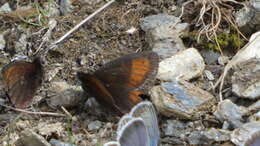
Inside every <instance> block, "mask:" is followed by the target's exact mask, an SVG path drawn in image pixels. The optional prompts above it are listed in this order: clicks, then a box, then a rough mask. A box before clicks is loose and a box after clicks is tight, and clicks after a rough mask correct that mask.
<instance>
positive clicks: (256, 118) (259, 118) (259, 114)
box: [248, 111, 260, 122]
mask: <svg viewBox="0 0 260 146" xmlns="http://www.w3.org/2000/svg"><path fill="white" fill-rule="evenodd" d="M248 121H250V122H253V121H258V122H260V111H258V112H257V113H255V114H253V115H251V116H250V117H249V118H248Z"/></svg>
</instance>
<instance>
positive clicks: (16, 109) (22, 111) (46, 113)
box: [0, 104, 65, 117]
mask: <svg viewBox="0 0 260 146" xmlns="http://www.w3.org/2000/svg"><path fill="white" fill-rule="evenodd" d="M0 106H3V107H5V108H8V109H11V110H14V111H17V112H21V113H27V114H33V115H48V116H57V117H65V115H64V114H59V113H51V112H31V111H27V110H23V109H18V108H14V107H11V106H8V105H4V104H0Z"/></svg>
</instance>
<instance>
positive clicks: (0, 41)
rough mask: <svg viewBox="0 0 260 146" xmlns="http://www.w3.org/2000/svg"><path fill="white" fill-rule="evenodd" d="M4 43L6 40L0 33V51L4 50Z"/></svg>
mask: <svg viewBox="0 0 260 146" xmlns="http://www.w3.org/2000/svg"><path fill="white" fill-rule="evenodd" d="M5 45H6V41H5V39H4V35H3V34H0V51H2V50H4V48H5Z"/></svg>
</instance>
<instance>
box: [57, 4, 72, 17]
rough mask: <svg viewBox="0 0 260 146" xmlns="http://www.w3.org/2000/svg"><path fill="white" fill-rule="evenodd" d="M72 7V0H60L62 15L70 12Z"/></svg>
mask: <svg viewBox="0 0 260 146" xmlns="http://www.w3.org/2000/svg"><path fill="white" fill-rule="evenodd" d="M71 9H72V4H71V0H60V12H61V15H65V14H66V13H70V12H71Z"/></svg>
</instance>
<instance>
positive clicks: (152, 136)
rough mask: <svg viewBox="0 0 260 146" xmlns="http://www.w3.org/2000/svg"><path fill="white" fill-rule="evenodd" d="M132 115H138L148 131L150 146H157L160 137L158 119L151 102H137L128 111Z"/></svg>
mask: <svg viewBox="0 0 260 146" xmlns="http://www.w3.org/2000/svg"><path fill="white" fill-rule="evenodd" d="M130 115H131V116H132V117H140V118H142V119H143V120H144V124H145V126H146V128H147V131H148V136H149V142H150V144H149V145H150V146H157V145H158V143H159V139H160V131H159V127H158V120H157V115H156V111H155V109H154V107H153V104H152V103H151V102H149V101H143V102H140V103H138V104H137V105H136V106H134V107H133V109H132V110H131V112H130Z"/></svg>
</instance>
